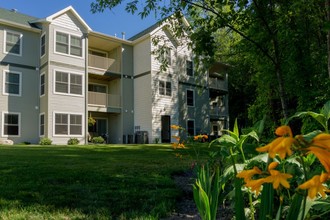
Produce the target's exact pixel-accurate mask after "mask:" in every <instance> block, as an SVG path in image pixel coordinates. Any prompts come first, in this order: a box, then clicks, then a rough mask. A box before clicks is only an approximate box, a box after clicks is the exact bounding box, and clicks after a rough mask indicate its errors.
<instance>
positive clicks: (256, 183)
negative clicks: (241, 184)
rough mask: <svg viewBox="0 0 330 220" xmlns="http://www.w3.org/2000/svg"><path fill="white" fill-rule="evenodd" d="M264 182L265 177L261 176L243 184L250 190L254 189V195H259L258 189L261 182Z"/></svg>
mask: <svg viewBox="0 0 330 220" xmlns="http://www.w3.org/2000/svg"><path fill="white" fill-rule="evenodd" d="M264 183H265V179H264V178H261V179H257V180H249V181H248V182H247V183H246V184H245V186H246V187H248V188H251V191H252V192H253V191H255V193H256V195H259V193H260V191H261V187H262V184H264Z"/></svg>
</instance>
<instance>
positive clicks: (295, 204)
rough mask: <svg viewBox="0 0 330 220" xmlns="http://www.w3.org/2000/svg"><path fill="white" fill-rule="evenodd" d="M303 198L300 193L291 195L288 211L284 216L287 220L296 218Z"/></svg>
mask: <svg viewBox="0 0 330 220" xmlns="http://www.w3.org/2000/svg"><path fill="white" fill-rule="evenodd" d="M303 199H304V196H303V195H302V194H299V193H295V194H294V195H293V199H292V202H291V205H290V209H289V213H288V215H287V217H286V219H287V220H292V219H298V218H297V217H298V215H299V212H300V207H301V205H302V201H303Z"/></svg>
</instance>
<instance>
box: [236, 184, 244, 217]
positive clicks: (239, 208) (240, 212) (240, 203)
mask: <svg viewBox="0 0 330 220" xmlns="http://www.w3.org/2000/svg"><path fill="white" fill-rule="evenodd" d="M235 216H236V219H237V220H245V212H244V200H243V192H242V180H241V179H238V178H235Z"/></svg>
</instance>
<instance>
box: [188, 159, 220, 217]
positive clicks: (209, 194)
mask: <svg viewBox="0 0 330 220" xmlns="http://www.w3.org/2000/svg"><path fill="white" fill-rule="evenodd" d="M220 191H221V186H220V169H219V167H218V166H216V167H210V165H209V164H206V165H202V166H198V170H197V179H196V182H195V184H194V185H193V195H194V201H195V204H196V206H197V209H198V212H199V213H200V215H201V218H202V219H203V220H215V219H216V217H217V211H218V201H219V194H220Z"/></svg>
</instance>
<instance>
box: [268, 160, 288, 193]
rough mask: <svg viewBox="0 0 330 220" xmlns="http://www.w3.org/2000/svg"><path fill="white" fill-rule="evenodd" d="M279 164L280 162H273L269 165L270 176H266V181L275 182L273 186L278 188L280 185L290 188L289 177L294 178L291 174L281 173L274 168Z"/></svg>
mask: <svg viewBox="0 0 330 220" xmlns="http://www.w3.org/2000/svg"><path fill="white" fill-rule="evenodd" d="M277 166H278V162H272V163H270V164H269V166H268V171H269V173H270V176H268V177H266V178H265V182H266V183H273V188H274V189H277V188H278V187H279V186H280V185H282V186H284V187H285V188H290V184H289V182H288V181H287V179H289V178H292V175H291V174H287V173H281V172H280V171H278V170H274V169H275V168H276V167H277Z"/></svg>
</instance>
